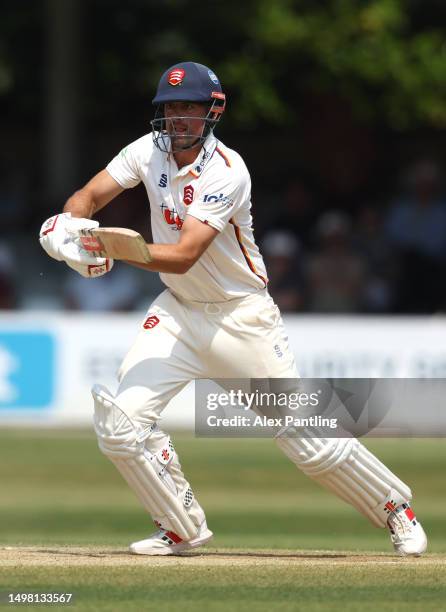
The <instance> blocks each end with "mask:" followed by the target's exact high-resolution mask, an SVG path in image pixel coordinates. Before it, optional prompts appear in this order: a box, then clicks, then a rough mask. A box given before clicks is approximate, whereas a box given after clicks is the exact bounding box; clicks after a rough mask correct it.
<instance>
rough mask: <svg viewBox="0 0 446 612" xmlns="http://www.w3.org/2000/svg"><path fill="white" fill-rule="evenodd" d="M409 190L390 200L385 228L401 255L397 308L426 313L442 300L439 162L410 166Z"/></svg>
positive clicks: (443, 210) (444, 237)
mask: <svg viewBox="0 0 446 612" xmlns="http://www.w3.org/2000/svg"><path fill="white" fill-rule="evenodd" d="M407 182H408V188H409V189H408V194H407V195H403V196H400V197H399V198H397V199H396V200H395V201H394V202H393V204H392V205H391V206H390V208H389V211H388V215H387V219H386V233H387V236H388V238H389V240H390V242H391V243H392V245H393V246H394V247H395V249H396V256H398V261H399V279H398V283H397V300H396V304H395V306H396V310H397V311H398V312H415V313H427V312H432V311H434V310H436V309H438V308H441V307H444V306H445V290H444V282H443V279H444V273H445V269H446V266H445V264H446V201H445V199H444V197H442V196H441V195H440V168H439V166H438V164H437V163H435V162H433V161H431V160H420V161H418V162H416V163H415V164H414V166H412V167H411V168H409V171H408V175H407Z"/></svg>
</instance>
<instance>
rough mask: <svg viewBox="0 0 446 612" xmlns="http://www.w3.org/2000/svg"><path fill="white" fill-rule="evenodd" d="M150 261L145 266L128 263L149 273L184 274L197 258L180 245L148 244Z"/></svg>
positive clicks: (189, 250) (191, 250)
mask: <svg viewBox="0 0 446 612" xmlns="http://www.w3.org/2000/svg"><path fill="white" fill-rule="evenodd" d="M147 248H148V249H149V251H150V255H151V257H152V261H151V262H150V263H147V264H139V263H135V262H132V261H129V262H128V263H130V264H132V265H134V266H136V267H137V268H142V269H143V270H150V271H151V272H166V273H168V274H184V273H185V272H187V271H188V270H189V268H191V267H192V266H193V265H194V263H195V262H196V260H197V259H198V257H199V255H200V254H199V253H198V252H197V253H194V252H193V249H191V248H190V247H189V248H187V249H186V248H185V247H183V245H181V244H149V245H147Z"/></svg>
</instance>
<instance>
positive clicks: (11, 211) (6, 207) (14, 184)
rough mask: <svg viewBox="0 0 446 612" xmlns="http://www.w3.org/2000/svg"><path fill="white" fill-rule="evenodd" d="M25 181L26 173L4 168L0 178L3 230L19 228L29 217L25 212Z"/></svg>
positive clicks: (0, 205) (0, 206)
mask: <svg viewBox="0 0 446 612" xmlns="http://www.w3.org/2000/svg"><path fill="white" fill-rule="evenodd" d="M26 183H27V179H26V175H25V174H24V173H23V171H22V170H20V169H17V170H13V169H10V170H9V171H8V170H5V171H4V173H3V175H2V176H1V178H0V210H1V215H2V229H3V230H4V231H8V232H11V231H12V232H14V231H17V230H19V229H20V228H21V227H22V226H24V225H25V222H26V220H27V219H28V217H29V215H27V214H25V211H26V204H25V202H26Z"/></svg>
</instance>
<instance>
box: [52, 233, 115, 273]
mask: <svg viewBox="0 0 446 612" xmlns="http://www.w3.org/2000/svg"><path fill="white" fill-rule="evenodd" d="M59 253H60V255H61V257H62V259H63V261H65V263H66V264H67V266H70V268H72V269H73V270H75V271H76V272H78V273H79V274H80V275H81V276H84V277H85V278H94V277H96V276H103V275H104V274H107V272H110V270H111V269H112V268H113V264H114V260H113V259H111V258H109V257H95V256H94V255H91V254H90V253H88V252H87V251H86V250H85V249H83V248H82V246H81V245H79V244H78V243H77V242H66V243H65V244H63V245H62V246H61V247H60V249H59Z"/></svg>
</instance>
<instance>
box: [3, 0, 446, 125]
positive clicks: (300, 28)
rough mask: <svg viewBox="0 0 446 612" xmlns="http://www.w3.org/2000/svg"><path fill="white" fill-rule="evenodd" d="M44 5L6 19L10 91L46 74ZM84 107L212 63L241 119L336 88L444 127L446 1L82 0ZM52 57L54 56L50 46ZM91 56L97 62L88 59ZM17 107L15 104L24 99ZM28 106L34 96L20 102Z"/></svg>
mask: <svg viewBox="0 0 446 612" xmlns="http://www.w3.org/2000/svg"><path fill="white" fill-rule="evenodd" d="M45 6H48V5H45V3H44V2H39V1H36V2H33V3H13V4H12V5H10V7H9V8H8V9H7V10H5V12H4V15H3V17H2V22H1V24H0V97H3V98H5V97H7V96H13V95H15V96H19V97H20V98H21V99H22V100H33V99H34V98H35V93H36V92H35V91H32V88H33V87H38V86H39V85H38V83H39V82H41V81H42V79H44V69H45V66H44V63H43V61H42V63H41V64H40V66H36V65H35V63H33V58H35V57H36V45H39V44H40V49H43V48H45V28H46V24H45ZM79 6H80V7H82V18H83V28H84V34H85V35H84V37H83V41H82V50H83V54H84V59H83V61H84V65H83V72H84V77H85V80H86V82H87V86H86V88H85V91H87V92H90V94H91V95H90V96H87V97H86V100H85V107H86V109H87V113H88V114H89V116H90V118H91V119H92V121H95V120H97V121H100V120H101V118H104V119H106V116H107V109H106V108H104V103H103V99H104V98H105V99H106V100H107V103H108V105H109V106H108V108H110V112H113V113H114V114H115V113H116V108H117V107H118V108H119V107H120V106H121V105H122V106H124V105H126V104H128V103H129V100H131V101H132V102H134V100H135V98H143V97H144V100H145V104H147V105H148V104H149V102H148V101H149V100H150V97H151V93H152V92H153V89H154V87H155V86H156V82H157V79H158V78H159V74H160V73H161V72H162V70H164V69H165V67H166V66H168V65H169V64H171V63H174V62H176V61H178V60H179V59H195V60H196V61H201V62H203V63H208V64H210V65H211V66H212V67H213V68H214V70H215V71H216V72H217V74H219V76H220V78H221V80H222V82H223V84H224V85H225V87H226V88H227V89H228V90H229V92H230V94H231V100H233V102H234V103H233V104H231V108H230V112H231V113H232V116H233V119H234V120H235V121H238V123H239V125H249V124H252V125H255V124H256V123H257V122H258V121H259V120H263V121H267V122H269V123H278V124H280V123H286V122H289V121H290V117H293V116H297V113H296V112H295V110H296V106H297V105H298V104H299V101H300V100H302V99H304V98H305V97H308V96H309V95H310V96H311V95H312V94H320V93H322V94H325V93H329V94H334V95H336V96H337V97H338V98H340V99H341V100H343V101H345V103H347V104H349V105H350V106H351V107H352V108H353V109H354V110H355V111H356V113H357V115H359V116H360V117H362V118H363V119H364V120H368V121H370V122H379V123H381V124H383V125H387V126H390V127H392V128H396V129H400V130H405V129H409V128H413V127H416V126H431V127H445V126H446V104H445V102H444V101H445V99H446V42H445V30H444V27H443V25H442V24H443V23H445V19H446V7H445V6H444V2H443V0H424V1H423V0H317V1H315V0H243V1H242V2H241V1H240V0H208V2H202V0H200V1H198V0H163V1H162V2H160V1H159V0H144V1H143V0H128V1H127V2H125V3H122V1H121V0H89V1H88V2H86V1H85V0H84V2H82V1H81V0H79ZM40 56H41V57H42V59H43V58H44V55H43V54H42V53H40ZM85 60H87V61H85ZM15 106H16V105H15ZM19 107H20V108H21V109H22V110H23V108H24V105H23V104H22V105H20V104H19V106H18V107H17V106H16V108H19Z"/></svg>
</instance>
